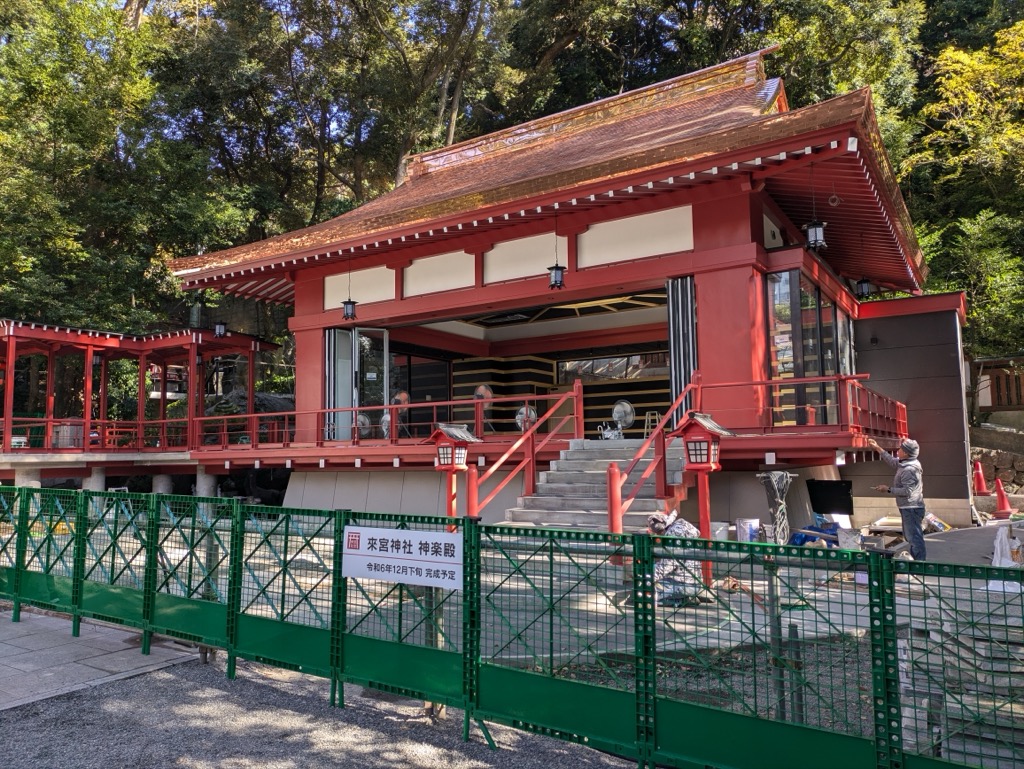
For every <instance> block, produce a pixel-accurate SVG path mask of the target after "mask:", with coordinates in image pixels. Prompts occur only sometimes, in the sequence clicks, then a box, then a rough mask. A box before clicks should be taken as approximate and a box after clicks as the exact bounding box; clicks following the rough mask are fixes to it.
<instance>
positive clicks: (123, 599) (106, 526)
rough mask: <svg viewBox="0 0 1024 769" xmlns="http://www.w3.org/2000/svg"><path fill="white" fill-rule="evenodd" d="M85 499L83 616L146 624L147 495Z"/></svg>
mask: <svg viewBox="0 0 1024 769" xmlns="http://www.w3.org/2000/svg"><path fill="white" fill-rule="evenodd" d="M80 499H81V500H82V505H83V507H84V510H83V514H82V516H81V517H80V518H79V526H80V529H81V531H82V543H80V555H79V557H80V558H81V564H80V566H79V568H80V570H81V574H82V582H81V586H80V598H79V599H78V600H76V606H77V609H78V613H79V615H80V616H83V617H92V618H96V619H102V620H105V621H107V622H117V623H120V624H124V625H131V626H134V627H145V624H146V623H145V617H144V614H143V601H144V598H145V591H144V588H145V575H146V561H147V549H146V523H147V520H148V506H149V500H148V497H147V496H146V495H144V494H130V493H128V492H112V491H107V492H95V491H86V492H82V493H81V496H80Z"/></svg>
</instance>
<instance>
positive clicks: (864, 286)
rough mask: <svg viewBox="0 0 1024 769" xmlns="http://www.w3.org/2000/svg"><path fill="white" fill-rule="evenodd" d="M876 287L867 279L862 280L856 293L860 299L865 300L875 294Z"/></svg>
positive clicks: (858, 283) (858, 282) (859, 281)
mask: <svg viewBox="0 0 1024 769" xmlns="http://www.w3.org/2000/svg"><path fill="white" fill-rule="evenodd" d="M874 288H875V287H874V286H872V285H871V281H870V280H868V279H867V278H861V279H860V280H858V281H857V286H856V288H855V289H854V291H855V292H856V294H857V298H858V299H865V298H867V297H869V296H871V294H873V293H874Z"/></svg>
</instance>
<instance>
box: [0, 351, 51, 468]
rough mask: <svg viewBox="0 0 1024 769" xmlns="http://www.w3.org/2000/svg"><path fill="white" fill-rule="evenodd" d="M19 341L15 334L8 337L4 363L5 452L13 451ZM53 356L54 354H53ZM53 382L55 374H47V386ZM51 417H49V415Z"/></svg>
mask: <svg viewBox="0 0 1024 769" xmlns="http://www.w3.org/2000/svg"><path fill="white" fill-rule="evenodd" d="M17 345H18V343H17V340H16V339H15V337H14V334H10V333H9V334H8V335H7V360H6V361H5V362H4V369H5V370H4V452H5V453H6V452H10V450H11V430H12V429H13V427H14V363H15V361H16V360H17ZM51 355H52V353H51ZM52 381H53V374H52V373H50V372H47V376H46V386H47V387H49V386H50V382H52ZM47 416H49V415H47Z"/></svg>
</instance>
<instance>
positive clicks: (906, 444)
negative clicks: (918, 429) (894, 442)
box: [900, 438, 921, 459]
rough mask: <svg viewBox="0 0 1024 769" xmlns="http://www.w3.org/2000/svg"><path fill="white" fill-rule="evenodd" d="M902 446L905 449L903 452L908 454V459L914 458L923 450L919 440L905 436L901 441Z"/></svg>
mask: <svg viewBox="0 0 1024 769" xmlns="http://www.w3.org/2000/svg"><path fill="white" fill-rule="evenodd" d="M900 448H901V449H903V453H904V454H906V455H907V459H913V458H914V457H916V456H917V452H919V451H920V450H921V447H920V446H919V445H918V444H917V441H915V440H912V439H910V438H904V439H903V440H902V441H900Z"/></svg>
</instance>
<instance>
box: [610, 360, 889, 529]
mask: <svg viewBox="0 0 1024 769" xmlns="http://www.w3.org/2000/svg"><path fill="white" fill-rule="evenodd" d="M867 378H868V375H867V374H857V375H852V376H851V375H838V376H827V377H803V378H799V379H796V378H793V379H785V380H778V379H771V380H761V381H755V382H722V383H715V384H703V383H702V378H701V374H700V372H699V371H694V372H693V375H692V377H691V384H689V385H687V387H686V389H684V390H683V392H682V393H680V394H679V396H678V397H677V398H676V400H675V401H674V402H673V404H672V406H671V407H669V409H668V410H667V411H666V412H665V416H663V417H662V418H661V420H660V421H659V422H658V424H657V426H656V427H655V428H654V429H653V430H652V431H651V434H650V435H649V436H648V438H647V440H645V441H644V443H643V444H642V445H641V446H640V448H639V449H637V451H636V453H635V454H634V456H633V459H632V460H631V461H630V463H629V465H627V466H626V468H625V469H620V468H619V466H618V464H616V463H615V462H611V463H609V465H608V478H607V488H608V530H609V531H611V532H615V533H621V532H622V519H623V516H624V515H625V514H626V513H627V512H628V511H629V508H630V505H632V503H633V500H634V499H636V497H637V495H638V494H639V492H640V490H641V487H643V485H644V484H645V483H646V482H647V480H648V478H650V477H651V476H652V475H653V476H654V483H655V495H656V496H657V497H658V498H661V499H668V498H670V497H671V496H672V490H671V489H670V488H669V485H668V475H667V471H666V458H665V454H666V441H665V434H666V425H667V424H668V422H669V420H670V419H671V418H672V415H673V414H675V413H677V410H678V409H679V408H681V406H682V404H683V402H684V401H685V400H686V397H687V396H688V395H689V394H691V392H692V393H693V397H694V405H693V407H694V409H695V410H697V411H701V410H702V408H703V405H704V403H705V402H706V401H705V400H704V399H705V396H707V395H708V393H709V392H714V393H716V394H718V393H722V392H724V391H727V390H729V389H736V390H738V391H739V397H736V398H729V397H725V398H720V399H717V400H719V401H720V402H721V403H726V404H728V403H737V402H739V403H743V404H745V405H742V406H738V407H729V406H723V407H721V408H713V409H712V410H713V411H714V413H713V414H712V417H713V418H715V419H716V421H718V422H720V423H722V424H728V425H730V429H732V430H733V431H734V432H740V433H744V434H746V435H751V434H758V433H762V434H783V433H785V432H793V431H799V432H809V431H810V432H843V433H860V434H864V435H872V436H887V437H897V438H903V437H906V435H907V408H906V406H905V405H904V404H903V403H900V402H899V401H896V400H893V399H892V398H888V397H886V396H884V395H880V394H879V393H876V392H874V391H872V390H869V389H867V388H866V387H864V385H863V380H866V379H867ZM811 385H819V386H820V385H825V388H826V390H825V394H824V395H825V396H829V392H828V387H829V386H831V387H834V390H833V391H832V393H831V396H832V397H831V398H829V397H822V402H820V403H813V404H807V403H805V404H801V403H799V402H797V403H795V404H785V403H784V401H783V400H782V399H781V398H780V397H777V396H778V395H779V391H782V390H787V391H792V392H798V391H799V390H800V388H805V387H808V386H811ZM751 389H753V391H754V392H753V396H754V397H753V398H750V397H749V396H750V391H751ZM798 400H799V399H798ZM780 403H783V404H784V405H779V404H780ZM777 415H781V416H786V417H789V418H786V419H779V418H777ZM743 420H746V422H747V423H748V424H745V426H736V425H743V424H744V421H743ZM780 422H781V424H780ZM652 446H653V447H654V458H653V459H652V460H651V462H650V464H649V465H648V466H647V467H646V469H645V470H644V472H643V473H642V474H641V475H640V477H639V478H638V479H637V480H636V482H635V483H634V485H633V489H632V491H630V492H629V493H628V494H625V495H624V494H623V491H624V488H625V485H626V482H627V480H628V478H629V475H630V474H631V473H632V471H633V470H634V469H635V468H636V466H637V465H638V464H639V463H640V461H641V460H642V459H644V457H645V456H646V454H647V452H648V451H649V450H650V448H651V447H652ZM723 448H724V447H723Z"/></svg>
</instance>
